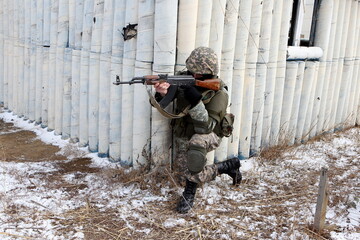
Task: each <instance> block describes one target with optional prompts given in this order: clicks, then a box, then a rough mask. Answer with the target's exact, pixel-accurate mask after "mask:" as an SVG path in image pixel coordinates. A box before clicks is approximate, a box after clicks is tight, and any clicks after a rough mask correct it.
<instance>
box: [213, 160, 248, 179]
mask: <svg viewBox="0 0 360 240" xmlns="http://www.w3.org/2000/svg"><path fill="white" fill-rule="evenodd" d="M216 166H217V169H218V172H219V174H223V173H226V174H228V175H229V176H230V177H231V178H232V179H233V185H238V184H240V182H241V179H242V176H241V173H240V170H239V168H240V166H241V164H240V160H239V159H238V158H231V159H229V160H226V161H224V162H220V163H217V164H216Z"/></svg>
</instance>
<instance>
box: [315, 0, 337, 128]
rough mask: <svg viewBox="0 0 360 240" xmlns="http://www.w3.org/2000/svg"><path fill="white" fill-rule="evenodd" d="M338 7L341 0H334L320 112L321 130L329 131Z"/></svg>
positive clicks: (333, 86)
mask: <svg viewBox="0 0 360 240" xmlns="http://www.w3.org/2000/svg"><path fill="white" fill-rule="evenodd" d="M338 9H339V1H334V7H333V14H332V21H331V32H330V42H329V46H328V48H327V59H328V66H327V68H326V72H325V83H324V84H325V87H324V89H325V91H326V90H327V92H325V93H324V96H325V97H323V98H324V101H323V102H322V103H321V106H320V114H321V115H323V118H324V120H323V126H322V129H319V132H324V131H328V130H329V129H330V126H329V122H330V113H331V107H332V106H331V102H332V96H333V95H334V89H335V81H332V78H331V72H332V70H333V68H334V65H335V64H336V63H335V62H334V61H333V56H334V47H335V38H336V36H335V34H336V28H337V21H338V20H337V19H338V14H337V13H338Z"/></svg>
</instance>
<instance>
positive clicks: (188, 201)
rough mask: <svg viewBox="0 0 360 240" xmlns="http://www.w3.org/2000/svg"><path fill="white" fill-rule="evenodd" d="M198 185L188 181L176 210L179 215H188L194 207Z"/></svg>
mask: <svg viewBox="0 0 360 240" xmlns="http://www.w3.org/2000/svg"><path fill="white" fill-rule="evenodd" d="M197 186H198V184H197V183H195V182H191V181H189V180H187V179H186V186H185V190H184V192H183V194H182V196H181V197H180V200H179V202H178V204H177V207H176V210H177V211H178V212H179V213H187V212H188V211H189V210H190V209H191V208H192V206H193V205H194V199H195V193H196V188H197Z"/></svg>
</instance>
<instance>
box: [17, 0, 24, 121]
mask: <svg viewBox="0 0 360 240" xmlns="http://www.w3.org/2000/svg"><path fill="white" fill-rule="evenodd" d="M19 4H20V6H21V7H20V8H19V49H18V51H19V52H18V54H19V60H18V62H19V63H20V64H19V67H18V71H19V75H18V89H17V91H18V103H19V104H18V116H19V117H23V116H24V92H23V90H22V89H23V87H24V81H25V79H24V67H25V65H24V53H25V6H24V4H25V1H24V0H20V2H19Z"/></svg>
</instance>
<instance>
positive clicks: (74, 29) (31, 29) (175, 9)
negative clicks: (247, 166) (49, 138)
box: [0, 0, 360, 166]
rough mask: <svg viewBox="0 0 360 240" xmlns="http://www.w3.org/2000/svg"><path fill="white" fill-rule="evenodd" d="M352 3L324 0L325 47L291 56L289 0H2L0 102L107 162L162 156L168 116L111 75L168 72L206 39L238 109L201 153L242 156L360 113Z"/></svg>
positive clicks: (359, 30)
mask: <svg viewBox="0 0 360 240" xmlns="http://www.w3.org/2000/svg"><path fill="white" fill-rule="evenodd" d="M359 4H360V2H359V1H358V0H323V1H321V6H320V11H319V19H318V24H317V29H316V39H315V46H317V47H320V48H321V49H322V50H323V55H322V56H321V58H320V59H318V61H310V60H300V59H297V60H296V58H295V59H293V60H292V61H290V60H289V59H287V58H288V57H289V48H288V46H287V42H288V30H289V27H290V18H291V11H292V1H290V0H248V1H241V0H237V1H236V0H220V1H212V0H198V1H194V0H180V1H178V0H166V1H165V0H131V1H130V0H0V102H3V104H4V107H5V109H8V110H9V111H12V112H13V113H14V114H16V115H18V116H21V117H23V118H24V120H29V121H35V122H36V123H37V124H41V125H42V126H43V127H47V128H48V130H49V131H53V130H54V132H55V134H61V135H62V136H63V138H71V139H72V140H73V141H74V142H79V145H80V146H88V148H89V149H90V150H91V151H93V152H98V153H99V156H104V157H107V156H109V157H110V159H111V160H112V161H120V162H121V163H122V164H125V165H135V166H136V165H139V164H143V163H146V162H148V161H153V162H155V163H158V162H166V161H169V160H170V159H171V143H172V136H171V131H170V128H169V120H167V119H164V118H163V117H162V116H161V115H159V114H158V112H157V110H156V109H153V108H151V107H150V104H149V102H148V97H147V93H146V89H145V87H144V86H142V85H137V86H134V85H132V86H128V85H122V86H115V85H113V84H112V82H114V81H115V78H116V76H117V75H118V76H120V77H121V79H122V80H124V81H125V80H130V79H131V78H132V77H133V76H139V75H140V76H142V75H147V74H163V73H168V74H173V73H174V71H175V70H182V69H183V68H184V61H185V59H186V57H187V56H188V55H189V53H190V52H191V51H192V50H193V49H194V48H195V47H197V46H209V47H211V48H213V49H214V50H215V51H216V52H217V54H218V56H219V59H220V61H221V71H220V77H221V78H222V79H223V80H224V81H225V82H226V83H227V85H228V86H229V88H230V96H231V105H230V106H229V110H230V111H231V112H233V113H234V114H235V115H236V123H235V132H234V134H233V136H232V137H230V138H228V139H224V141H223V142H222V144H221V146H220V148H219V149H218V150H216V151H215V152H214V153H211V154H209V159H210V161H211V160H212V159H215V160H218V161H221V160H223V159H225V158H226V157H230V156H239V157H241V158H247V157H249V155H250V154H253V153H257V152H259V151H260V150H261V149H262V148H263V147H268V146H273V145H276V144H279V143H283V142H284V141H285V142H286V143H289V144H294V143H299V142H301V141H304V140H305V141H306V140H307V139H309V138H310V137H313V136H315V135H318V134H321V133H322V132H324V131H333V130H334V129H336V128H342V127H347V126H354V125H355V124H356V123H359V122H360V111H359V110H358V108H359V95H360V83H359V82H360V75H359V65H360V64H359V63H360V41H359V39H360V36H359V34H360V7H359ZM133 24H137V26H136V27H135V28H136V29H137V36H136V37H133V38H131V27H132V25H133ZM125 29H126V30H128V31H129V34H124V30H125ZM300 52H301V50H300Z"/></svg>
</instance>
